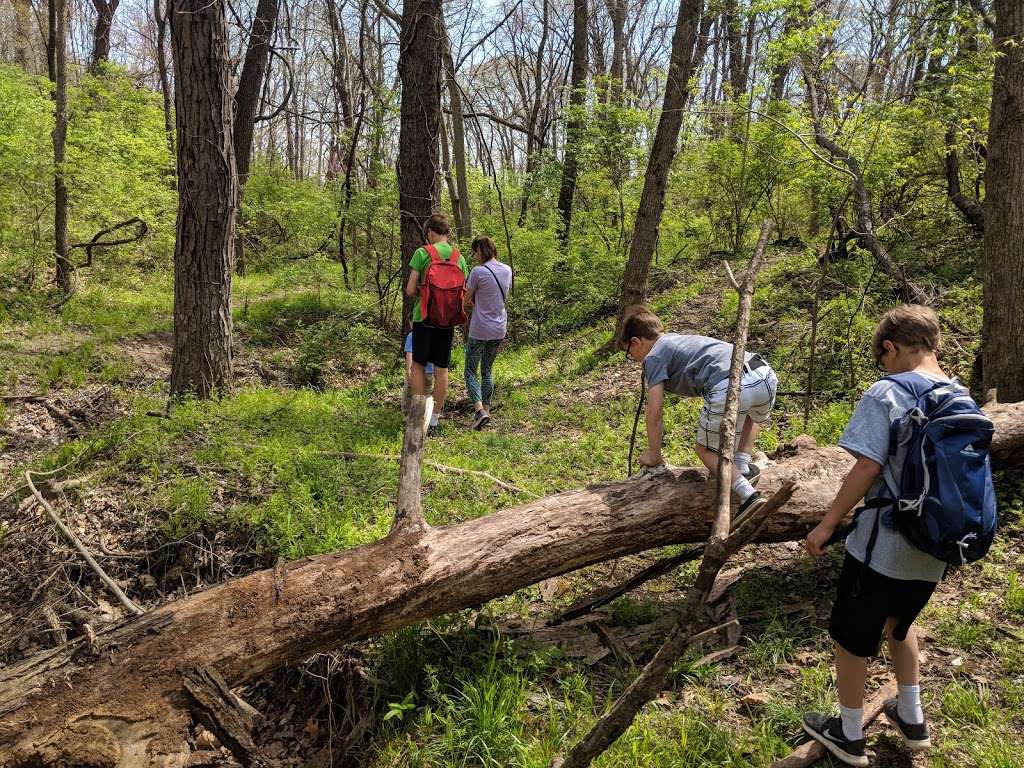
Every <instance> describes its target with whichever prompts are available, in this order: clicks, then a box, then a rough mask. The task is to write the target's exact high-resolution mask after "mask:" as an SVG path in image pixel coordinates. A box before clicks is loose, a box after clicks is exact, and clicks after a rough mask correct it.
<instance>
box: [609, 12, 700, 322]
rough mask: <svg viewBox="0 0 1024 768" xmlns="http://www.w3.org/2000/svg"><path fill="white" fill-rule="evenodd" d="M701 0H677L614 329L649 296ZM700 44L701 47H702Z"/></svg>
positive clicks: (694, 61) (693, 60)
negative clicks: (661, 97)
mask: <svg viewBox="0 0 1024 768" xmlns="http://www.w3.org/2000/svg"><path fill="white" fill-rule="evenodd" d="M702 6H703V0H681V2H680V3H679V18H678V19H677V20H676V29H675V33H674V34H673V35H672V56H671V58H670V59H669V70H668V81H667V82H666V83H665V100H664V103H663V104H662V107H661V116H660V117H659V118H658V128H657V130H656V131H655V134H654V143H653V144H652V145H651V157H650V159H649V160H648V161H647V172H646V173H645V174H644V188H643V191H642V192H641V193H640V207H639V208H638V209H637V212H636V222H635V224H634V225H633V239H632V241H631V242H630V246H629V260H628V261H627V262H626V271H625V273H624V274H623V276H622V292H621V293H620V295H619V313H618V318H617V320H616V322H615V334H616V336H617V335H618V332H619V328H620V327H621V325H622V316H623V313H624V312H625V311H626V308H627V307H630V306H632V305H633V304H640V303H642V302H643V301H645V300H646V298H647V279H648V276H649V275H650V272H651V259H652V258H653V256H654V249H655V246H656V245H657V243H658V228H659V227H660V226H661V214H662V211H663V210H664V208H665V188H666V186H667V185H668V173H669V170H670V169H671V167H672V160H673V158H675V156H676V144H677V143H678V141H679V129H680V128H681V127H682V124H683V110H685V109H686V102H687V99H688V98H689V96H690V93H689V90H688V85H689V81H690V76H691V75H692V74H693V70H694V68H695V67H696V66H697V64H698V61H697V59H699V58H702V57H698V56H695V55H694V53H695V49H696V48H697V37H698V35H697V23H698V20H699V19H700V15H701V8H702ZM702 47H703V46H702Z"/></svg>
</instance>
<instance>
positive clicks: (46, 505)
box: [25, 470, 143, 616]
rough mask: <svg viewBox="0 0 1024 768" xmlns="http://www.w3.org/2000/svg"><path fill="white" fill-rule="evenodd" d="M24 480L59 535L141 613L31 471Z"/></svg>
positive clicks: (128, 605) (125, 602)
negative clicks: (70, 524)
mask: <svg viewBox="0 0 1024 768" xmlns="http://www.w3.org/2000/svg"><path fill="white" fill-rule="evenodd" d="M25 482H26V483H27V484H28V488H29V490H30V491H31V492H32V495H33V496H35V497H36V501H38V502H39V503H40V504H41V505H42V506H43V509H44V510H46V514H47V516H48V517H49V518H50V520H51V521H52V522H53V524H54V525H55V526H57V530H58V531H60V533H61V535H62V536H63V537H64V538H65V539H67V540H68V542H69V543H70V544H71V545H72V546H73V547H74V548H75V549H76V550H78V554H80V555H81V556H82V559H84V560H85V562H87V563H88V564H89V567H90V568H92V570H93V572H94V573H95V574H96V575H97V576H99V578H100V581H102V582H103V583H104V584H106V585H107V588H108V589H110V591H111V592H113V593H114V596H115V597H117V599H118V600H119V601H120V602H121V605H123V606H124V607H125V608H127V609H128V610H129V611H131V612H132V613H134V614H135V615H136V616H139V615H141V614H142V612H143V611H142V609H141V608H139V606H137V605H136V604H135V603H133V602H132V601H131V600H130V599H129V598H128V595H126V594H125V593H124V591H123V590H122V589H121V587H119V586H118V585H117V582H115V581H114V580H113V579H112V578H110V577H109V576H108V575H107V572H106V571H104V570H103V568H102V567H101V566H100V564H99V563H97V562H96V560H95V558H93V556H92V554H91V553H90V552H89V550H88V549H86V547H85V545H84V544H83V543H82V542H81V540H80V539H79V538H78V537H77V536H75V534H74V533H72V532H71V529H70V528H68V527H67V526H66V525H65V524H64V521H63V520H61V519H60V517H58V516H57V513H56V512H55V511H54V509H53V507H52V506H50V502H48V501H47V500H46V499H45V498H43V494H41V493H40V492H39V489H38V488H36V486H35V484H34V483H33V482H32V472H31V471H30V470H29V471H26V472H25Z"/></svg>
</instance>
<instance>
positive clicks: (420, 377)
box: [409, 361, 427, 395]
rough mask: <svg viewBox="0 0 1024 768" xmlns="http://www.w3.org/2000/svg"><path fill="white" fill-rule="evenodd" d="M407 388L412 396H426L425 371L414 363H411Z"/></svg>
mask: <svg viewBox="0 0 1024 768" xmlns="http://www.w3.org/2000/svg"><path fill="white" fill-rule="evenodd" d="M409 387H410V389H412V393H413V394H414V395H425V394H427V370H426V368H425V367H424V366H422V365H420V364H419V363H417V362H416V361H413V364H412V371H411V372H410V374H409Z"/></svg>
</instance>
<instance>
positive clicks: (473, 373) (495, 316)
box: [465, 237, 512, 429]
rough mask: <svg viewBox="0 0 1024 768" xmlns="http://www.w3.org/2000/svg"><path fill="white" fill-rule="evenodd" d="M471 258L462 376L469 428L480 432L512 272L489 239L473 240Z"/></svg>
mask: <svg viewBox="0 0 1024 768" xmlns="http://www.w3.org/2000/svg"><path fill="white" fill-rule="evenodd" d="M473 255H474V256H475V257H476V261H477V263H478V266H476V267H473V271H472V272H470V273H469V280H467V281H466V299H465V306H466V312H467V313H469V312H470V311H472V313H473V314H472V317H471V318H470V321H469V342H468V343H467V344H466V371H465V373H466V390H467V391H468V392H469V399H470V400H472V401H473V408H474V409H475V411H476V413H475V415H474V416H473V422H472V424H471V425H470V426H471V427H472V428H473V429H480V428H481V427H483V426H484V425H485V424H487V422H489V421H490V420H491V416H490V413H489V412H488V411H489V409H490V407H491V397H492V396H493V394H494V379H493V377H492V376H491V369H492V367H493V366H494V358H495V357H497V356H498V346H499V345H500V344H501V340H502V339H504V338H505V329H506V326H507V324H508V315H507V313H506V312H505V302H506V300H507V298H508V292H509V289H510V288H511V287H512V268H511V267H510V266H508V265H507V264H502V263H501V262H500V261H498V249H497V247H495V245H494V241H493V240H491V238H489V237H477V238H476V239H474V240H473ZM478 370H479V377H478V375H477V371H478ZM481 379H482V380H483V383H482V386H481Z"/></svg>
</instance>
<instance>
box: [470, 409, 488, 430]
mask: <svg viewBox="0 0 1024 768" xmlns="http://www.w3.org/2000/svg"><path fill="white" fill-rule="evenodd" d="M490 421H491V415H490V414H489V413H488V412H487V411H485V410H484V409H483V408H481V409H480V410H479V411H477V412H476V415H475V416H474V417H473V423H471V424H470V425H469V428H470V429H483V428H484V427H486V426H487V424H488V423H490Z"/></svg>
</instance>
